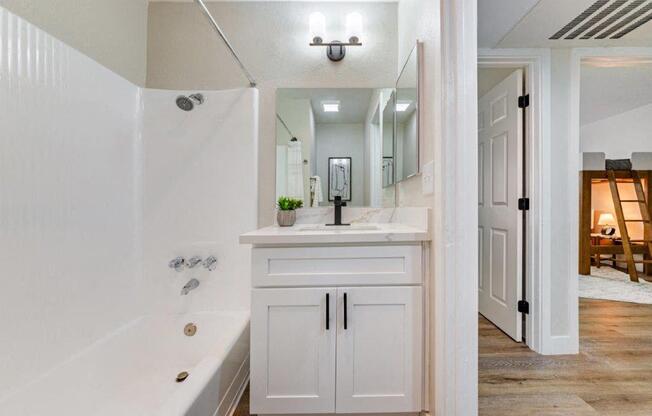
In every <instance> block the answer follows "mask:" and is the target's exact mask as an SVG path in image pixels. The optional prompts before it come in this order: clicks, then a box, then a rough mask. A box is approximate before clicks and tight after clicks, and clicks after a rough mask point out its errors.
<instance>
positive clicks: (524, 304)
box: [518, 300, 530, 315]
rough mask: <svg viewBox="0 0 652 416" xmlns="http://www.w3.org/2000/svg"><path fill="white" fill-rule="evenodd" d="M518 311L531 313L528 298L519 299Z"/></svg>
mask: <svg viewBox="0 0 652 416" xmlns="http://www.w3.org/2000/svg"><path fill="white" fill-rule="evenodd" d="M518 311H519V312H521V313H524V314H528V315H529V314H530V304H529V303H528V301H527V300H519V301H518Z"/></svg>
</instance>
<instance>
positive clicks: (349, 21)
mask: <svg viewBox="0 0 652 416" xmlns="http://www.w3.org/2000/svg"><path fill="white" fill-rule="evenodd" d="M346 36H347V38H348V39H349V42H350V43H359V42H360V39H361V38H362V16H361V15H360V13H357V12H353V13H349V14H348V15H347V16H346Z"/></svg>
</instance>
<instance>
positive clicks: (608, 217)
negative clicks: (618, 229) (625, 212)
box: [598, 212, 616, 225]
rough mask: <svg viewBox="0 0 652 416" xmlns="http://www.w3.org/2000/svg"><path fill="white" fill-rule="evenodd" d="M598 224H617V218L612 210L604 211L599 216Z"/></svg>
mask: <svg viewBox="0 0 652 416" xmlns="http://www.w3.org/2000/svg"><path fill="white" fill-rule="evenodd" d="M598 225H616V219H615V218H614V216H613V214H611V212H603V213H602V214H600V217H599V218H598Z"/></svg>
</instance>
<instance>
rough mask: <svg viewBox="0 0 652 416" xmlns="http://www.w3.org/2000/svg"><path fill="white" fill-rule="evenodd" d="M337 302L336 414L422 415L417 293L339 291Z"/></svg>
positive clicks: (369, 289) (405, 289) (415, 289)
mask: <svg viewBox="0 0 652 416" xmlns="http://www.w3.org/2000/svg"><path fill="white" fill-rule="evenodd" d="M337 299H338V307H337V309H338V317H337V319H338V323H337V383H336V384H337V403H336V409H337V412H338V413H356V412H365V413H368V412H378V413H388V412H419V411H421V410H422V403H421V388H422V387H421V386H422V384H423V383H422V374H423V369H422V367H423V356H422V354H423V347H422V345H423V339H422V333H423V327H422V321H423V317H422V313H423V311H422V308H421V305H422V290H421V287H356V288H338V289H337Z"/></svg>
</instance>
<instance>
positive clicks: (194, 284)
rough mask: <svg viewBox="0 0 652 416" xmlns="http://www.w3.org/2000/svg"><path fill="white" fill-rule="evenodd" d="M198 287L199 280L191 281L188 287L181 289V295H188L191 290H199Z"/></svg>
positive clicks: (187, 284)
mask: <svg viewBox="0 0 652 416" xmlns="http://www.w3.org/2000/svg"><path fill="white" fill-rule="evenodd" d="M197 286H199V280H197V279H190V280H189V281H188V283H186V285H185V286H184V287H183V288H182V289H181V295H187V294H188V293H190V291H191V290H194V289H197Z"/></svg>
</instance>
